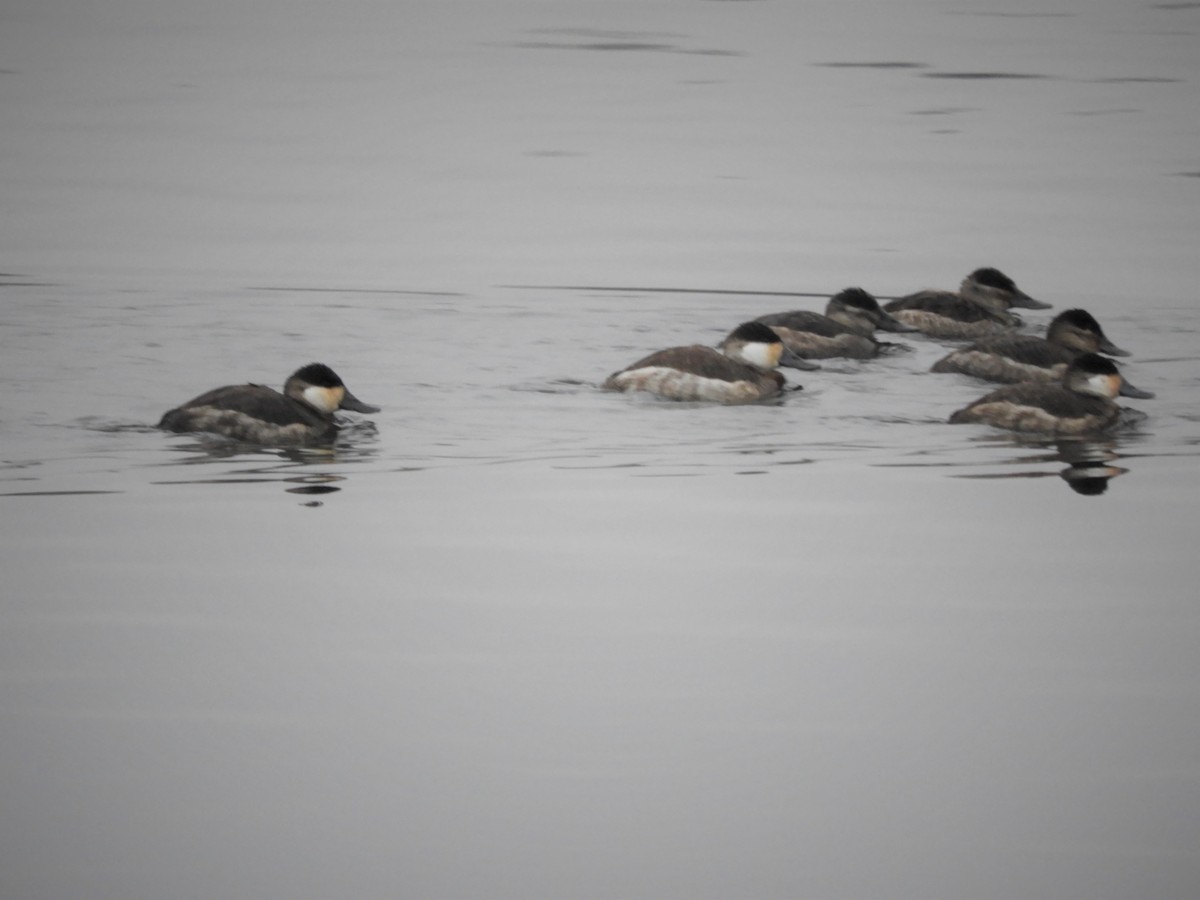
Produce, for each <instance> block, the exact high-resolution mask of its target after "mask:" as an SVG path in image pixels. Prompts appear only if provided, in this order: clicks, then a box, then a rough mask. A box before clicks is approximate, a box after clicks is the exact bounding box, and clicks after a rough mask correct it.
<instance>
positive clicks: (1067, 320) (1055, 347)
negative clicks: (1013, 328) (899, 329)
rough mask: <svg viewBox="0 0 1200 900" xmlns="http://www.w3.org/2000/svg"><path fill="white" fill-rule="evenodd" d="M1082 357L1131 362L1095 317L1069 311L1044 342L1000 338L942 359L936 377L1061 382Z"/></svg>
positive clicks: (1017, 336) (1010, 336) (1057, 318)
mask: <svg viewBox="0 0 1200 900" xmlns="http://www.w3.org/2000/svg"><path fill="white" fill-rule="evenodd" d="M1083 353H1104V354H1107V355H1108V356H1128V355H1129V353H1128V352H1127V351H1125V350H1122V349H1121V348H1120V347H1118V346H1117V345H1116V344H1114V343H1113V342H1112V341H1110V340H1109V339H1108V338H1107V337H1106V336H1105V334H1104V330H1103V329H1102V328H1101V327H1100V323H1099V322H1097V321H1096V320H1095V319H1094V318H1093V317H1092V315H1091V314H1090V313H1088V312H1087V311H1085V310H1082V309H1068V310H1066V311H1064V312H1061V313H1059V314H1058V315H1057V316H1055V317H1054V320H1053V321H1052V322H1051V323H1050V327H1049V328H1047V329H1046V336H1045V337H1044V338H1040V337H1034V336H1033V335H1028V334H997V335H993V336H992V337H988V338H984V339H983V340H981V341H978V342H976V343H974V344H972V345H971V346H970V347H963V348H962V349H961V350H955V351H953V352H952V353H949V354H947V355H946V356H943V357H942V358H941V359H939V360H938V361H937V362H935V363H934V364H933V369H932V371H934V372H959V373H961V374H963V375H974V376H975V377H976V378H983V379H985V380H987V381H999V382H1003V383H1006V384H1018V383H1020V382H1022V381H1059V380H1061V379H1062V376H1063V372H1065V371H1066V369H1067V365H1068V364H1069V363H1070V362H1071V360H1073V359H1075V358H1076V357H1077V356H1080V355H1081V354H1083Z"/></svg>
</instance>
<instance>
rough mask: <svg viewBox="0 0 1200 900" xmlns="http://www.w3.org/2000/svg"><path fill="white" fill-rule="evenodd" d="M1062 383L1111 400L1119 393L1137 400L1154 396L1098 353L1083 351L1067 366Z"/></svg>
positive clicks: (1077, 390)
mask: <svg viewBox="0 0 1200 900" xmlns="http://www.w3.org/2000/svg"><path fill="white" fill-rule="evenodd" d="M1063 384H1064V385H1066V387H1067V388H1068V389H1070V390H1072V391H1075V392H1076V393H1080V394H1095V395H1096V396H1098V397H1107V398H1108V399H1109V400H1113V399H1115V398H1116V397H1117V395H1120V396H1122V397H1133V398H1134V399H1138V400H1149V399H1151V398H1153V397H1154V394H1153V393H1151V392H1150V391H1143V390H1142V389H1141V388H1136V387H1134V386H1133V385H1132V384H1130V383H1129V382H1128V381H1126V380H1125V379H1124V378H1123V377H1122V376H1121V370H1120V369H1118V368H1117V364H1116V363H1115V362H1113V361H1112V360H1111V359H1109V358H1108V357H1107V356H1101V355H1100V354H1098V353H1084V354H1083V355H1081V356H1078V357H1076V359H1075V360H1074V361H1073V362H1072V363H1071V364H1070V365H1069V366H1067V370H1066V372H1064V373H1063Z"/></svg>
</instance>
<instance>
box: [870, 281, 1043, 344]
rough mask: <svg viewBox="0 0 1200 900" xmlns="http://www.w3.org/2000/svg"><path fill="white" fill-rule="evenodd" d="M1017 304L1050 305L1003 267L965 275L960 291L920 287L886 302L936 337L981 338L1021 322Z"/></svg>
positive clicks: (887, 307) (895, 312) (892, 310)
mask: <svg viewBox="0 0 1200 900" xmlns="http://www.w3.org/2000/svg"><path fill="white" fill-rule="evenodd" d="M1014 306H1020V307H1024V308H1026V309H1049V308H1050V304H1049V303H1042V302H1041V301H1040V300H1034V299H1033V298H1032V297H1030V296H1029V295H1028V294H1026V293H1025V292H1024V291H1022V290H1021V289H1020V288H1018V287H1017V285H1016V283H1015V282H1014V281H1013V280H1012V279H1011V278H1009V277H1008V276H1007V275H1005V274H1004V273H1003V272H1001V271H1000V270H999V269H991V268H986V269H976V270H975V271H974V272H972V273H971V274H970V275H968V276H967V277H966V278H964V279H963V282H962V284H961V285H959V288H958V293H951V292H950V291H918V292H917V293H915V294H909V295H908V296H907V297H901V298H900V299H898V300H893V301H891V302H890V303H888V304H885V305H884V307H883V308H884V309H885V310H887V311H888V312H890V313H892V315H894V316H895V317H896V318H897V319H899V320H900V321H901V322H904V323H906V324H908V325H912V326H913V327H914V328H916V329H917V330H918V331H921V332H924V333H925V334H927V335H929V336H930V337H936V338H949V339H959V338H977V337H984V336H985V335H989V334H999V333H1001V332H1004V331H1008V330H1009V329H1011V328H1016V327H1017V326H1018V325H1020V324H1021V319H1020V317H1019V316H1016V315H1014V314H1013V313H1011V312H1009V310H1010V309H1011V308H1012V307H1014Z"/></svg>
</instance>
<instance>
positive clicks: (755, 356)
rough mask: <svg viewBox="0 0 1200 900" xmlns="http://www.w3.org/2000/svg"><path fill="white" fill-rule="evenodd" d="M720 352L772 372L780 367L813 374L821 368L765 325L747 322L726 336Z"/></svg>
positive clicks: (719, 347) (720, 346)
mask: <svg viewBox="0 0 1200 900" xmlns="http://www.w3.org/2000/svg"><path fill="white" fill-rule="evenodd" d="M718 349H719V350H720V351H721V352H722V353H724V354H725V355H726V356H728V357H729V358H730V359H736V360H737V361H738V362H742V363H745V364H746V365H749V366H754V367H755V368H756V369H763V370H764V371H768V372H769V371H771V370H772V369H775V368H778V367H779V366H788V367H789V368H792V369H805V370H809V371H811V370H813V369H819V368H821V367H820V366H819V365H817V364H816V363H811V362H809V361H808V360H807V359H802V358H801V357H799V356H797V355H796V354H795V353H793V352H792V351H791V350H788V349H787V348H786V347H785V346H784V345H783V341H781V340H780V339H779V335H777V334H776V333H775V332H774V331H772V330H771V329H770V328H769V327H767V326H766V325H764V324H763V323H762V322H743V323H742V324H741V325H739V326H738V327H737V328H735V329H733V331H731V332H730V333H729V334H728V335H726V337H725V340H723V341H721V343H720V344H719V345H718Z"/></svg>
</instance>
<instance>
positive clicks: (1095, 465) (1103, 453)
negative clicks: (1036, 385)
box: [955, 436, 1129, 497]
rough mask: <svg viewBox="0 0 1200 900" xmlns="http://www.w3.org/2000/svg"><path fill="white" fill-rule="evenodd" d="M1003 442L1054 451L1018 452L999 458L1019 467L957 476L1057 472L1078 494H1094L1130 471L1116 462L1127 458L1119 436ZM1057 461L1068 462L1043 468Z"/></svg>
mask: <svg viewBox="0 0 1200 900" xmlns="http://www.w3.org/2000/svg"><path fill="white" fill-rule="evenodd" d="M1003 445H1004V446H1016V447H1019V448H1030V449H1035V450H1043V451H1048V450H1050V448H1053V451H1052V452H1041V453H1036V454H1034V455H1032V456H1018V457H1014V458H1011V459H1004V460H1001V461H1000V462H999V464H1000V465H1005V466H1021V467H1022V469H1021V470H1020V471H1005V472H996V473H989V474H974V475H957V476H955V477H957V478H972V479H978V480H987V479H1010V478H1049V477H1053V476H1058V477H1059V478H1061V479H1062V480H1063V481H1065V482H1066V483H1067V486H1068V487H1070V488H1071V490H1073V491H1075V492H1076V493H1077V494H1082V495H1084V496H1088V497H1094V496H1098V495H1100V494H1103V493H1104V492H1105V491H1107V490H1108V483H1109V481H1111V480H1112V479H1113V478H1116V477H1117V476H1119V475H1125V474H1127V473H1128V472H1129V469H1127V468H1124V467H1122V466H1118V465H1114V463H1115V462H1117V461H1119V460H1122V459H1125V458H1126V457H1125V456H1123V455H1122V454H1121V453H1119V452H1118V446H1119V443H1118V441H1117V440H1116V439H1104V440H1049V439H1047V440H1036V439H1030V438H1027V437H1018V436H1014V437H1011V438H1009V439H1007V440H1006V441H1004V443H1003ZM1055 463H1066V464H1067V467H1066V468H1065V469H1058V470H1055V471H1046V470H1045V469H1044V468H1043V467H1044V466H1047V465H1050V464H1055ZM1028 466H1037V468H1025V467H1028Z"/></svg>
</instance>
